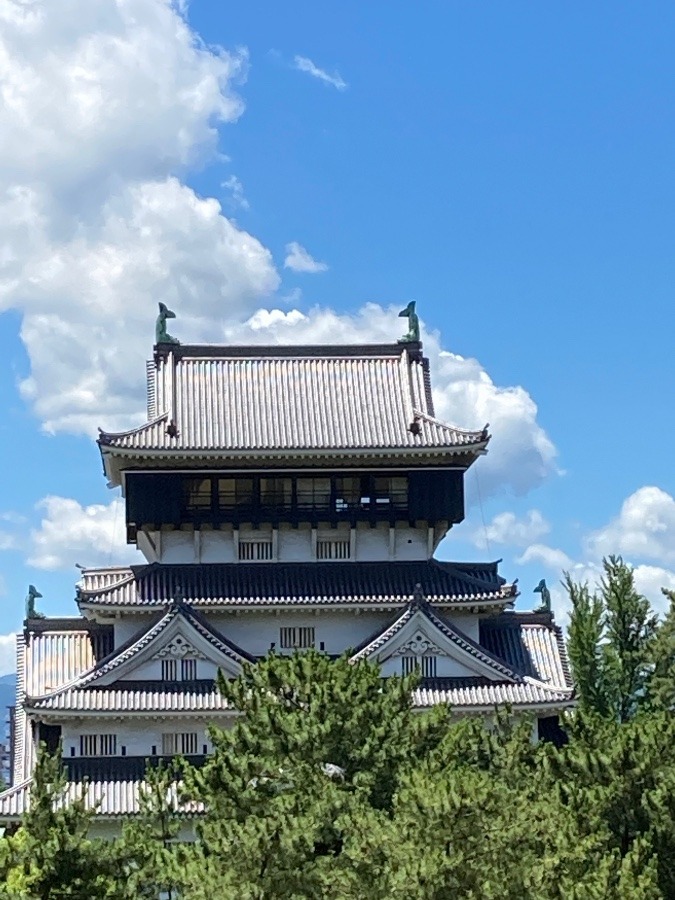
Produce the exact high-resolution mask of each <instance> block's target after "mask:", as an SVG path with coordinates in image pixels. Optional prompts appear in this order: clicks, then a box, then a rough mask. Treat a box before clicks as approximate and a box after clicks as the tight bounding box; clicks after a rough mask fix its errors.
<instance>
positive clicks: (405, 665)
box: [401, 656, 436, 678]
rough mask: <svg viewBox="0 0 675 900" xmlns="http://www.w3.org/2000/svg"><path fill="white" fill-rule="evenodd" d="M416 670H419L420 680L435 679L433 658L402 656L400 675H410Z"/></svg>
mask: <svg viewBox="0 0 675 900" xmlns="http://www.w3.org/2000/svg"><path fill="white" fill-rule="evenodd" d="M416 669H419V670H420V675H421V676H422V678H435V677H436V657H435V656H402V657H401V674H402V675H411V674H412V673H413V672H414V671H415V670H416Z"/></svg>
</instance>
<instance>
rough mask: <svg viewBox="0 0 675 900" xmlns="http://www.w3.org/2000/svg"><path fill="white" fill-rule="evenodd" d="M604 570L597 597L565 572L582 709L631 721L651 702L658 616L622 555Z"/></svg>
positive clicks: (570, 646) (572, 655)
mask: <svg viewBox="0 0 675 900" xmlns="http://www.w3.org/2000/svg"><path fill="white" fill-rule="evenodd" d="M603 570H604V576H603V578H602V581H601V584H600V590H599V592H597V593H595V594H591V593H590V591H589V588H588V585H587V584H576V583H575V582H574V581H572V579H571V578H570V576H569V574H567V573H566V574H565V580H564V584H565V587H566V589H567V592H568V594H569V597H570V600H571V601H572V613H571V616H570V627H569V643H568V649H569V655H570V661H571V663H572V669H573V672H574V677H575V682H576V686H577V693H578V696H579V705H580V707H581V709H582V710H584V711H589V712H594V713H597V714H598V715H600V716H609V717H611V718H614V719H616V720H617V721H619V722H626V721H628V720H629V719H631V718H632V717H633V716H634V715H635V714H636V713H637V711H638V709H639V708H640V706H641V705H643V704H644V703H645V701H646V693H647V685H648V682H649V677H650V671H651V666H650V659H651V654H652V644H653V642H654V639H655V634H656V631H657V617H656V615H655V614H654V612H653V611H652V609H651V607H650V605H649V601H648V600H647V599H646V598H645V597H643V596H642V595H641V594H640V593H638V591H637V590H636V588H635V580H634V576H633V570H632V568H631V567H630V566H629V565H627V564H626V563H624V562H623V560H622V559H621V558H620V557H616V556H610V557H608V558H607V559H604V560H603Z"/></svg>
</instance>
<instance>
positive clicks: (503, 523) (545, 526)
mask: <svg viewBox="0 0 675 900" xmlns="http://www.w3.org/2000/svg"><path fill="white" fill-rule="evenodd" d="M550 530H551V526H550V525H549V523H548V522H547V521H546V519H545V518H544V517H543V516H542V514H541V513H540V512H539V510H538V509H531V510H529V511H528V512H527V513H525V515H524V516H523V517H522V518H518V516H516V515H515V513H512V512H503V513H499V514H498V515H496V516H495V517H494V519H493V520H492V521H491V522H489V523H488V524H487V525H486V526H485V528H481V529H476V531H474V533H473V535H472V540H473V543H474V544H475V545H476V547H479V548H480V549H482V550H486V549H488V547H489V546H490V544H506V545H508V546H511V547H526V546H527V545H528V544H532V543H533V542H534V541H537V540H538V539H539V538H540V537H543V536H544V535H545V534H548V532H549V531H550Z"/></svg>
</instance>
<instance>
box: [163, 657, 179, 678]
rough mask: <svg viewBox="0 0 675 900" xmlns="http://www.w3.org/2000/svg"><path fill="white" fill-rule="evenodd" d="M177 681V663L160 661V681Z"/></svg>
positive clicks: (169, 660)
mask: <svg viewBox="0 0 675 900" xmlns="http://www.w3.org/2000/svg"><path fill="white" fill-rule="evenodd" d="M177 680H178V663H177V662H176V660H175V659H163V660H162V681H177Z"/></svg>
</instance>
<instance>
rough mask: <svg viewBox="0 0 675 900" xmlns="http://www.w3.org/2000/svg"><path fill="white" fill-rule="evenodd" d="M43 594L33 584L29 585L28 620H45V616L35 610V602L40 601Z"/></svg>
mask: <svg viewBox="0 0 675 900" xmlns="http://www.w3.org/2000/svg"><path fill="white" fill-rule="evenodd" d="M41 597H42V594H41V593H40V591H38V589H37V588H36V587H35V585H33V584H29V585H28V594H27V596H26V620H28V619H44V618H45V614H44V613H41V612H37V611H36V609H35V601H36V600H38V599H40V598H41Z"/></svg>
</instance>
